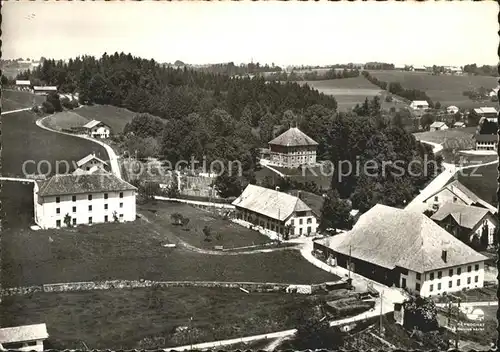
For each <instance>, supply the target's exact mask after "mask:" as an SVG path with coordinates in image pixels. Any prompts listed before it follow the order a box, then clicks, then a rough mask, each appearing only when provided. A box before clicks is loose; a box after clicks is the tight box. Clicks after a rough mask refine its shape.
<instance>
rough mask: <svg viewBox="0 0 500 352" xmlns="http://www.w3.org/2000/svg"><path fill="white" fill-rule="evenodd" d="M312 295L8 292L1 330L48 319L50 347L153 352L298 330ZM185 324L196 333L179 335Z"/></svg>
mask: <svg viewBox="0 0 500 352" xmlns="http://www.w3.org/2000/svg"><path fill="white" fill-rule="evenodd" d="M314 298H315V297H313V296H307V295H291V294H284V293H251V294H246V293H244V292H241V291H240V290H237V289H217V288H183V287H173V288H166V289H160V290H152V289H133V290H127V289H125V290H109V291H90V292H67V293H39V294H35V295H33V296H31V297H27V296H24V297H23V296H17V297H5V298H4V299H3V302H2V303H1V305H0V316H2V327H5V326H16V325H24V324H35V323H42V322H43V323H46V324H47V329H48V333H49V336H50V337H49V339H48V340H47V341H46V344H45V348H46V349H58V350H63V349H76V350H81V349H84V345H83V344H82V341H83V342H84V343H85V345H86V346H87V347H88V348H90V349H91V350H94V349H102V350H104V349H111V350H116V351H118V350H131V349H141V350H142V349H148V350H149V349H156V348H162V347H167V346H170V347H175V346H179V345H188V344H190V343H201V342H209V341H217V340H224V339H230V338H239V337H244V336H249V335H257V334H264V333H267V332H275V331H280V330H286V329H292V328H294V327H295V326H296V324H297V316H298V314H296V312H297V311H298V310H299V309H304V310H308V309H312V307H313V306H314V305H315V304H316V303H315V302H314ZM191 317H192V321H191V322H190V318H191ZM180 326H190V327H191V328H192V329H193V332H191V333H190V334H186V333H183V334H180V333H175V329H176V328H178V327H180ZM151 340H153V341H151Z"/></svg>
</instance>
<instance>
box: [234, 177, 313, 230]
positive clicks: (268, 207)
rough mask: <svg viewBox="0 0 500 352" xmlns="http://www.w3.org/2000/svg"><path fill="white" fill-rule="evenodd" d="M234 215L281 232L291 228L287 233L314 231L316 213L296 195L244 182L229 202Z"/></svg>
mask: <svg viewBox="0 0 500 352" xmlns="http://www.w3.org/2000/svg"><path fill="white" fill-rule="evenodd" d="M232 204H233V205H234V206H235V208H236V217H237V219H240V220H243V221H246V222H249V223H251V224H254V225H255V226H260V227H261V228H263V229H266V230H268V231H271V232H273V233H274V234H275V235H278V234H280V235H283V234H285V231H286V229H287V228H289V229H291V234H290V237H296V236H301V235H306V234H307V235H311V234H314V233H316V228H317V226H318V220H317V215H316V214H314V212H313V211H312V209H311V208H310V207H309V206H308V205H307V204H305V203H304V202H303V201H302V200H301V199H300V198H298V197H295V196H293V195H290V194H287V193H283V192H279V191H275V190H272V189H268V188H264V187H259V186H255V185H248V186H247V187H246V188H245V190H244V191H243V193H242V194H241V195H240V196H239V197H238V198H237V199H236V200H235V201H234V202H233V203H232Z"/></svg>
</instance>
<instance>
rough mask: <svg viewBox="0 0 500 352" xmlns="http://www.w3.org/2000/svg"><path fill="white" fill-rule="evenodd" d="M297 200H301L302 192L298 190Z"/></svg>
mask: <svg viewBox="0 0 500 352" xmlns="http://www.w3.org/2000/svg"><path fill="white" fill-rule="evenodd" d="M297 198H299V199H302V192H301V191H300V190H299V191H297Z"/></svg>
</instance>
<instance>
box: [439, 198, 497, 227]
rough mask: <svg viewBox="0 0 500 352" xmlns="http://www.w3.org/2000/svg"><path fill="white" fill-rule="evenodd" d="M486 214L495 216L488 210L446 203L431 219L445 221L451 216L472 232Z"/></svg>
mask: <svg viewBox="0 0 500 352" xmlns="http://www.w3.org/2000/svg"><path fill="white" fill-rule="evenodd" d="M486 214H491V215H493V214H492V213H491V212H490V211H489V210H488V209H486V208H480V207H475V206H472V205H463V204H456V203H445V204H443V205H442V206H441V207H440V208H439V209H438V211H437V212H435V213H434V214H433V215H432V217H431V219H432V220H436V221H443V220H444V219H446V218H447V217H448V216H450V215H451V216H452V217H453V219H455V221H456V222H457V224H459V225H460V226H462V227H465V228H468V229H471V230H472V229H473V228H474V227H476V225H477V224H478V223H479V222H480V221H481V220H483V218H484V217H485V216H486Z"/></svg>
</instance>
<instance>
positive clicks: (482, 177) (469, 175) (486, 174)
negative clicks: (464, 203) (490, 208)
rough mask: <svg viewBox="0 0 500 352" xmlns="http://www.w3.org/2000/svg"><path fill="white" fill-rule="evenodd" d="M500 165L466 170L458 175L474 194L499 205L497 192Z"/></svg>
mask: <svg viewBox="0 0 500 352" xmlns="http://www.w3.org/2000/svg"><path fill="white" fill-rule="evenodd" d="M497 178H498V163H496V164H492V165H487V166H482V167H479V168H473V169H470V170H464V171H463V172H462V173H459V174H458V180H459V181H460V182H462V183H463V184H464V185H465V186H466V187H467V188H469V189H470V190H471V191H472V192H474V193H476V194H477V195H478V196H479V197H481V198H482V199H484V200H485V201H487V202H489V203H490V204H493V205H496V204H498V201H497V197H496V192H497V187H498V183H497Z"/></svg>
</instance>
